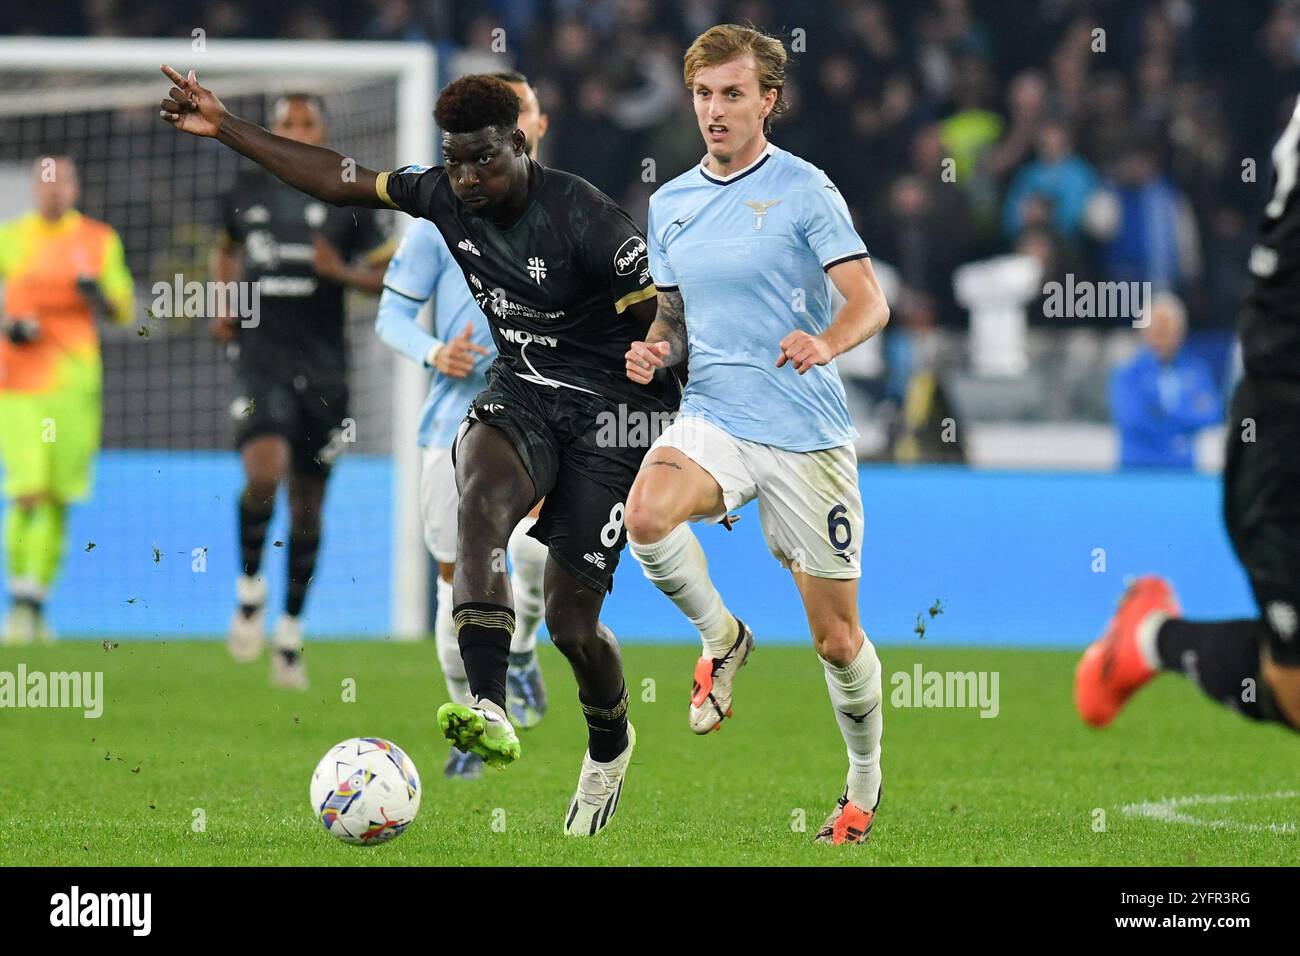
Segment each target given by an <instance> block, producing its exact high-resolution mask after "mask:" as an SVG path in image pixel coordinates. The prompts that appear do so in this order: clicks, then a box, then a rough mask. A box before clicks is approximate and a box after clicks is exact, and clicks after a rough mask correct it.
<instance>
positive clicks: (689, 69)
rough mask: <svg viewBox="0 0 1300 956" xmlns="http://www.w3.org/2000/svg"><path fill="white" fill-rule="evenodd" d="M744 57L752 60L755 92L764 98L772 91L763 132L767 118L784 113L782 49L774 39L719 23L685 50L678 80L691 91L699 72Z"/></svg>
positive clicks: (784, 57) (757, 32)
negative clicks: (756, 81) (754, 71)
mask: <svg viewBox="0 0 1300 956" xmlns="http://www.w3.org/2000/svg"><path fill="white" fill-rule="evenodd" d="M746 54H749V55H750V56H752V57H753V58H754V63H755V65H756V66H757V68H758V88H759V90H760V91H761V92H762V93H764V94H766V93H767V91H768V90H776V103H775V104H774V105H773V106H772V112H771V113H769V114H768V117H767V119H766V120H764V122H763V128H764V131H765V132H766V131H767V129H768V127H769V125H770V120H771V118H772V117H773V116H777V115H779V114H781V113H784V112H785V96H784V90H785V63H786V59H787V57H786V52H785V46H784V45H783V44H782V43H781V41H780V40H778V39H777V38H776V37H771V36H768V35H767V34H766V33H763V32H762V31H761V30H756V29H754V28H753V27H746V26H740V25H739V24H735V23H722V24H719V25H718V26H716V27H709V29H707V30H705V31H704V32H703V33H701V34H700V35H699V36H697V37H696V38H695V42H694V43H692V44H691V45H690V47H688V48H687V50H686V56H684V57H683V58H682V77H683V78H684V79H685V80H686V88H687V89H688V90H691V89H694V86H695V74H697V73H699V71H700V70H701V69H703V68H705V67H709V66H717V65H718V64H720V63H729V62H730V61H732V60H734V59H736V58H737V57H742V56H744V55H746Z"/></svg>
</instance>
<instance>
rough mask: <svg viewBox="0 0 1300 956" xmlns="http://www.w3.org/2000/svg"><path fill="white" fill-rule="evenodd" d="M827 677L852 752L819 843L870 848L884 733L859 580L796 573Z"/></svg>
mask: <svg viewBox="0 0 1300 956" xmlns="http://www.w3.org/2000/svg"><path fill="white" fill-rule="evenodd" d="M794 579H795V584H796V586H797V587H798V588H799V594H800V596H801V597H802V598H803V603H804V609H805V611H806V612H807V614H808V622H809V624H810V625H811V628H812V635H813V646H814V647H815V648H816V650H817V656H818V658H819V659H820V660H821V663H822V669H823V671H824V672H825V675H826V690H827V692H828V693H829V694H830V698H831V706H832V707H833V708H834V710H835V722H836V724H837V725H839V728H840V736H841V737H843V738H844V744H845V748H846V749H847V751H848V757H849V771H848V777H847V779H846V780H845V785H844V792H843V794H842V795H841V796H840V798H839V800H838V801H837V802H836V805H835V808H834V809H833V810H832V811H831V813H830V816H828V817H827V818H826V822H825V823H824V824H823V825H822V828H821V829H820V830H819V831H818V832H817V836H816V837H815V842H817V843H829V844H834V845H840V844H854V843H865V842H866V840H867V837H869V836H870V835H871V827H872V824H873V823H874V822H875V818H876V810H877V808H878V807H879V805H880V794H881V789H882V787H881V774H880V750H881V748H880V738H881V735H882V734H883V731H884V708H883V697H882V694H881V689H880V685H881V679H880V678H881V673H880V672H881V667H880V659H879V658H878V657H877V656H876V649H875V648H874V647H873V646H872V644H871V641H870V640H868V639H867V635H866V633H865V632H864V631H863V630H862V625H861V623H860V622H859V620H858V579H857V578H819V577H814V576H813V575H811V574H808V573H805V572H795V575H794Z"/></svg>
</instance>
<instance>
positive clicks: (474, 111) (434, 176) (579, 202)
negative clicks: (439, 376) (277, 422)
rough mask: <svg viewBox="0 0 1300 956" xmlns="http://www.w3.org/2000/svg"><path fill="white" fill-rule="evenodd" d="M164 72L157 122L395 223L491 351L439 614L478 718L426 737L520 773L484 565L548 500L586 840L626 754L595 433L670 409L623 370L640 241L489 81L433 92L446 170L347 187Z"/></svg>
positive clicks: (647, 285) (669, 383)
mask: <svg viewBox="0 0 1300 956" xmlns="http://www.w3.org/2000/svg"><path fill="white" fill-rule="evenodd" d="M164 73H165V74H166V75H167V76H168V77H169V78H170V79H171V80H172V82H173V83H174V84H176V85H175V86H174V87H173V88H172V89H171V90H170V92H169V98H168V99H165V100H163V102H162V111H161V112H162V117H163V119H164V120H166V121H167V122H169V123H171V124H172V125H173V126H175V127H176V128H177V129H179V130H182V131H184V132H187V133H192V134H194V135H197V136H212V137H215V138H217V139H218V140H220V141H221V142H223V143H225V144H226V145H227V146H229V147H231V148H232V149H235V150H237V151H238V152H240V153H242V154H244V155H245V156H248V157H249V158H251V159H253V160H255V161H256V162H258V163H259V164H261V165H262V166H264V167H265V168H266V169H268V170H269V171H270V172H272V173H274V174H275V175H276V176H278V177H280V178H281V179H283V180H284V181H285V182H286V183H289V184H290V185H291V186H294V187H295V188H298V189H301V190H303V191H304V192H307V193H309V194H310V195H313V196H315V197H317V198H318V199H321V200H322V201H324V202H328V203H331V204H333V205H339V206H344V205H354V206H365V207H390V208H398V209H402V210H403V211H405V212H407V213H409V214H411V215H413V216H419V217H423V218H426V219H429V220H430V221H432V222H433V223H434V224H435V225H436V226H437V227H438V230H439V231H440V232H441V233H442V236H443V238H444V239H445V240H446V243H447V247H448V249H449V250H450V251H451V253H452V255H453V256H454V257H455V258H456V262H457V264H458V265H459V266H460V267H461V270H462V271H463V272H464V274H465V278H466V281H467V282H468V283H469V286H470V290H471V292H472V293H473V294H474V296H475V299H476V301H477V302H478V303H479V306H480V308H482V309H483V311H484V313H485V314H486V315H487V317H488V320H489V325H490V326H491V330H492V336H493V339H494V341H495V343H496V346H497V349H498V353H499V354H498V358H497V360H496V361H495V362H494V363H493V365H492V367H491V368H490V369H489V371H488V376H487V379H488V385H487V388H486V389H485V390H484V391H483V392H482V393H480V394H479V396H478V397H477V398H476V399H475V400H474V403H473V405H472V406H471V408H470V412H469V416H468V417H467V419H466V421H465V423H464V424H463V425H462V427H461V432H460V435H459V438H458V441H457V443H456V445H455V448H454V451H455V455H456V484H457V488H458V490H459V492H460V507H459V515H458V522H459V539H458V548H457V560H456V572H455V578H454V582H453V589H454V600H455V612H454V613H455V622H456V629H457V638H458V641H459V644H460V648H461V656H462V658H463V659H464V663H465V670H466V675H467V677H468V679H469V683H470V690H471V692H472V693H473V694H474V695H475V698H476V702H475V703H474V704H473V705H464V704H458V703H448V704H444V705H443V706H442V707H441V708H440V709H439V712H438V720H439V724H440V726H441V728H442V730H443V732H444V734H445V735H446V736H447V737H448V739H450V740H452V741H453V742H454V743H455V744H456V745H457V746H459V747H461V749H463V750H467V751H470V752H474V753H478V754H479V755H480V756H482V757H483V758H484V760H486V761H487V762H488V763H491V764H495V765H498V766H500V765H504V764H507V763H510V762H512V761H514V760H515V759H517V758H518V757H519V753H520V751H519V740H518V737H517V736H516V735H515V732H514V729H513V728H512V727H511V725H510V722H509V720H508V719H507V716H506V711H505V694H506V688H505V681H506V670H507V654H508V650H509V646H510V636H511V633H512V632H513V630H514V611H513V609H512V604H511V595H510V584H509V578H508V575H507V573H506V567H505V562H504V561H503V560H501V557H502V556H503V555H504V554H505V548H506V542H507V540H508V539H509V537H510V532H511V530H512V529H513V528H514V527H515V525H516V524H517V523H518V522H519V519H520V518H522V517H523V516H524V515H525V514H527V513H528V511H529V509H530V508H531V507H532V506H533V504H534V503H535V502H537V501H539V500H541V499H542V498H545V503H544V504H543V506H542V511H541V515H540V518H539V519H538V522H537V524H536V525H535V526H534V528H533V531H532V532H531V534H532V535H533V536H534V537H537V538H538V539H539V540H541V541H544V542H546V544H547V545H548V547H549V558H548V561H547V566H546V575H545V593H546V623H547V627H548V629H549V630H550V633H551V639H552V640H553V641H554V642H555V644H556V646H557V647H558V648H559V649H560V650H561V652H563V653H564V655H565V657H566V658H568V660H569V663H570V665H571V666H572V668H573V672H574V676H575V677H576V679H577V683H578V696H579V699H580V701H581V703H582V709H583V714H584V716H585V718H586V721H587V728H588V746H587V753H586V754H585V755H584V759H583V764H582V770H581V772H580V775H579V778H578V788H577V791H576V792H575V794H574V797H573V799H572V801H571V802H570V804H569V808H568V811H567V813H566V815H565V820H564V832H565V833H567V834H571V835H575V836H588V835H593V834H595V833H597V832H599V831H600V830H601V829H603V828H604V826H605V825H606V824H607V823H608V822H609V820H610V819H611V818H612V817H613V815H614V811H615V810H616V808H617V806H618V802H619V798H620V796H621V794H622V788H623V780H624V776H625V774H626V771H627V767H628V764H629V762H630V760H631V756H632V750H633V747H634V745H635V740H636V737H635V733H634V732H633V730H632V727H631V725H630V724H629V723H628V721H627V700H628V698H627V688H626V686H625V684H624V681H623V668H622V661H621V658H620V655H619V650H618V644H617V641H616V640H615V639H614V635H613V634H612V633H611V632H610V631H609V630H608V629H607V628H604V627H603V626H602V625H601V624H600V622H599V614H600V608H601V604H602V602H603V601H604V597H605V592H606V591H608V590H609V587H610V583H611V578H612V576H613V573H614V569H615V567H616V565H617V563H618V559H619V555H620V553H621V551H622V549H623V546H624V544H625V542H626V538H627V535H626V532H625V531H624V528H623V518H624V508H625V504H626V500H627V492H628V489H629V488H630V487H631V485H632V481H633V480H634V479H635V477H636V472H637V469H638V467H639V466H640V463H641V459H642V457H643V456H644V454H645V450H646V449H645V447H644V446H642V447H636V446H634V445H630V443H615V447H610V446H609V444H608V443H607V442H604V441H602V440H601V437H600V436H601V433H602V430H601V427H600V421H601V417H602V416H604V415H614V416H615V419H614V420H618V421H623V420H632V417H633V416H651V415H662V414H663V413H665V412H668V411H671V410H672V409H674V408H675V407H676V405H677V402H678V400H679V398H680V387H679V386H678V384H677V382H676V381H675V380H674V379H673V378H672V377H671V374H670V373H668V372H667V371H665V372H664V373H662V374H660V375H658V376H656V377H655V378H654V379H652V380H651V381H650V383H649V384H646V385H640V384H637V383H634V382H631V381H629V380H628V378H627V377H626V370H625V359H624V356H625V353H626V352H627V349H628V347H629V346H630V345H631V343H632V342H633V341H637V340H641V339H644V338H645V333H646V332H647V331H648V329H649V327H650V324H651V322H652V321H653V320H654V317H655V313H656V309H657V305H656V290H655V287H654V285H653V283H652V282H651V280H650V271H649V265H648V258H647V247H646V242H645V237H644V236H643V235H642V234H641V232H640V230H638V229H637V227H636V226H635V225H634V224H633V223H632V221H631V220H630V219H629V218H628V216H627V215H626V213H624V212H623V211H622V210H621V209H619V208H618V206H617V205H616V204H615V203H614V202H613V200H611V199H610V198H609V197H608V196H606V195H604V194H603V193H601V192H600V191H599V190H597V189H596V188H595V187H593V186H592V185H591V184H590V183H587V182H586V181H585V180H582V179H579V178H578V177H576V176H572V175H570V174H568V173H564V172H561V171H559V170H554V169H547V168H545V167H543V166H541V165H539V164H538V163H536V162H534V161H532V160H531V159H529V157H528V153H527V144H526V137H525V136H524V133H523V131H521V130H520V129H519V128H518V116H519V98H518V97H517V96H516V95H515V93H514V92H513V91H512V90H511V89H510V87H509V86H507V85H506V84H505V83H503V82H502V81H500V80H498V79H495V78H493V77H490V76H477V75H476V76H467V77H462V78H460V79H458V80H456V81H454V82H453V83H451V84H449V85H448V86H447V87H446V88H445V89H444V90H443V91H442V92H441V93H440V94H439V96H438V102H437V109H436V110H435V118H436V120H437V122H438V125H439V127H440V128H441V130H442V149H443V153H444V157H445V165H444V166H441V167H430V166H407V167H403V168H401V169H398V170H395V171H392V172H374V171H372V170H368V169H364V168H362V167H357V168H356V170H355V176H354V177H349V180H348V181H345V180H344V179H343V178H342V177H341V176H340V175H339V170H340V164H341V162H342V160H343V157H341V156H339V155H338V154H337V153H335V152H333V151H330V150H326V149H321V148H318V147H314V146H309V145H304V144H302V143H297V142H294V141H292V140H289V139H286V138H284V137H277V136H274V135H272V134H271V133H269V132H267V131H266V130H264V129H262V128H260V127H258V126H255V125H254V124H252V123H248V122H246V121H244V120H241V119H239V118H238V117H235V116H232V115H230V114H229V113H228V112H227V111H226V109H225V107H223V106H222V105H221V102H220V101H219V100H218V99H217V98H216V96H215V95H213V93H212V92H211V91H210V90H207V89H205V88H204V87H202V86H200V85H199V84H198V82H197V80H196V79H195V77H194V74H193V72H192V71H191V73H190V75H189V76H188V77H184V76H181V75H180V74H179V73H177V72H176V71H174V70H171V69H170V68H168V67H164ZM620 413H621V415H622V416H626V418H624V417H620ZM656 420H659V419H657V418H647V421H656Z"/></svg>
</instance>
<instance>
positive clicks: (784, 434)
mask: <svg viewBox="0 0 1300 956" xmlns="http://www.w3.org/2000/svg"><path fill="white" fill-rule="evenodd" d="M785 62H786V53H785V49H784V48H783V47H782V45H781V43H780V41H779V40H776V39H773V38H772V37H768V36H765V35H764V34H762V33H760V32H758V31H757V30H753V29H750V28H748V27H740V26H716V27H712V28H711V29H709V30H707V31H706V32H705V33H704V34H702V35H701V36H700V37H698V38H697V39H696V40H695V42H694V43H693V44H692V45H691V47H690V49H688V50H687V52H686V57H685V69H684V74H685V80H686V85H687V88H688V89H689V90H690V91H691V96H692V100H693V102H694V106H695V115H696V119H697V121H698V123H699V128H700V133H701V135H702V136H703V137H704V141H705V144H706V147H707V154H706V155H705V157H704V159H703V161H702V162H701V164H700V165H699V166H698V167H696V168H694V169H691V170H689V171H687V172H686V173H683V174H682V175H681V176H679V177H677V178H676V179H674V180H672V181H671V182H669V183H666V184H665V185H663V186H662V187H660V189H659V190H658V191H657V192H656V193H655V194H654V195H653V196H652V197H651V199H650V212H649V222H648V226H647V228H646V234H647V235H646V239H647V242H648V243H649V246H650V250H649V256H650V271H651V276H652V278H653V280H654V283H655V286H656V287H657V288H658V290H659V300H658V301H659V310H658V314H657V317H656V319H655V322H654V325H653V326H652V327H651V329H650V332H649V334H648V335H647V336H646V341H645V342H635V343H633V344H632V347H631V349H630V350H629V351H628V353H627V374H628V377H629V378H630V379H632V380H633V381H638V382H644V381H648V379H649V376H650V375H652V374H653V373H654V371H655V370H656V369H657V368H660V367H663V366H674V365H678V364H679V363H681V362H686V363H687V368H688V373H689V378H688V381H687V386H686V392H685V394H684V396H683V398H682V403H681V410H680V412H679V414H678V417H677V419H676V421H674V422H673V424H672V425H671V426H669V427H668V429H666V430H665V431H664V433H663V434H662V436H661V437H660V438H659V440H658V441H657V442H655V444H654V445H653V446H652V447H651V449H650V451H649V453H648V454H647V455H646V457H645V461H644V463H643V465H642V467H641V471H640V473H639V474H638V476H637V479H636V483H635V484H634V485H633V486H632V490H631V493H630V494H629V496H628V504H627V516H626V521H627V532H628V539H629V541H630V543H631V547H632V553H633V554H634V555H636V558H637V560H638V561H640V562H641V565H642V568H643V570H644V571H645V574H646V577H648V578H649V579H650V580H651V581H652V582H654V584H655V585H656V586H657V587H658V588H659V589H660V590H661V591H663V592H664V594H665V595H667V596H668V597H669V598H671V600H672V601H673V603H674V604H676V605H677V607H678V608H679V609H681V611H682V612H683V613H684V614H685V615H686V616H687V617H688V618H689V619H690V621H691V623H693V624H694V625H695V626H696V627H697V628H698V629H699V631H700V637H701V640H702V642H703V645H704V651H703V654H702V656H701V657H700V659H699V661H698V662H697V664H696V669H695V676H694V682H693V687H692V694H691V701H690V708H689V719H690V725H691V729H692V730H693V731H695V732H696V733H697V734H704V733H708V732H709V731H711V730H715V729H717V728H718V727H719V726H720V724H721V723H722V721H723V720H724V719H725V718H726V717H728V716H730V715H731V706H732V693H733V683H734V681H735V677H736V672H737V671H738V670H739V669H740V668H741V667H742V666H743V665H744V663H745V661H746V659H747V658H748V656H749V653H750V651H751V650H752V649H753V646H754V636H753V633H752V632H751V631H750V629H749V627H747V626H746V625H745V624H744V623H743V622H741V621H740V620H738V619H737V618H736V617H734V616H733V615H732V614H731V613H730V612H729V611H728V610H727V608H726V607H725V606H724V605H723V602H722V598H721V596H720V595H719V594H718V592H717V590H716V589H715V588H714V586H713V583H712V582H711V581H710V580H709V576H708V564H707V561H706V560H705V556H704V551H703V550H702V549H701V547H700V544H699V542H698V541H697V540H696V537H695V534H694V533H693V532H692V531H691V529H690V527H689V524H688V523H687V522H688V521H699V520H703V521H711V522H716V521H724V520H726V519H727V514H728V512H729V511H730V510H732V509H734V508H738V507H740V506H741V505H743V504H745V503H747V502H748V501H750V500H752V499H754V498H757V499H758V513H759V520H760V521H761V523H762V527H763V533H764V536H765V538H766V539H767V544H768V548H769V549H770V550H771V552H772V554H773V556H775V557H776V559H777V560H778V561H779V562H780V563H781V564H782V565H783V566H785V567H788V568H789V569H790V571H791V573H792V574H793V576H794V580H795V584H796V586H797V587H798V590H799V593H800V595H801V597H802V598H803V604H804V608H805V610H806V612H807V616H808V622H809V625H810V628H811V631H812V637H813V645H814V647H815V648H816V650H817V654H818V656H819V657H820V658H821V662H822V665H823V667H824V669H825V673H826V684H827V687H828V689H829V691H830V697H831V703H832V705H833V706H834V709H835V719H836V721H837V722H838V724H839V727H840V731H841V733H842V735H843V737H844V741H845V743H846V745H847V748H848V758H849V773H848V779H847V782H846V786H845V789H844V792H843V795H842V796H841V797H840V799H839V800H838V802H837V803H836V806H835V808H834V809H833V810H832V812H831V814H830V816H829V817H828V818H827V820H826V822H825V824H824V825H823V826H822V828H821V830H820V831H819V832H818V834H817V841H818V842H821V843H832V844H852V843H861V842H863V841H865V840H866V838H867V836H868V834H869V833H870V831H871V826H872V823H873V820H874V817H875V812H876V807H877V805H878V803H879V800H880V782H881V777H880V738H881V730H882V722H881V689H880V688H881V681H880V676H881V675H880V661H879V660H878V658H877V657H876V653H875V649H874V648H873V647H872V646H871V642H870V641H868V640H867V638H866V634H865V633H864V632H863V630H862V626H861V624H860V623H859V620H858V579H859V577H860V576H861V570H860V568H861V548H862V527H863V514H862V497H861V494H860V493H859V491H858V471H857V458H856V455H855V454H854V451H853V444H852V442H853V438H854V436H855V434H856V432H855V431H854V428H853V424H852V422H851V421H850V419H849V412H848V406H847V402H846V399H845V395H844V387H843V386H842V385H841V383H840V378H839V373H838V372H837V371H836V370H835V367H834V366H833V365H831V364H830V363H831V361H832V360H833V359H834V358H835V356H837V355H839V354H841V353H843V352H846V351H848V350H849V349H851V348H853V347H854V346H856V345H858V344H860V343H861V342H863V341H865V340H866V339H868V338H870V337H871V336H872V335H875V334H876V333H877V332H879V331H880V330H881V329H882V328H884V326H885V323H886V322H887V321H888V319H889V308H888V306H887V305H886V304H885V300H884V296H883V295H882V294H881V292H880V287H879V286H878V285H877V283H876V279H875V274H874V272H873V270H872V268H871V261H870V258H869V256H868V252H867V248H866V246H865V245H864V244H863V242H862V239H861V238H859V237H858V234H857V233H856V232H855V231H854V228H853V223H852V220H851V218H850V216H849V211H848V207H847V206H846V205H845V202H844V199H843V197H842V196H841V195H840V194H839V191H838V190H837V189H836V188H835V186H834V184H833V183H831V182H830V180H829V179H827V177H826V174H825V173H823V172H822V171H821V170H820V169H818V168H817V167H815V166H813V165H811V164H809V163H807V162H805V161H803V160H801V159H799V158H798V157H796V156H793V155H791V154H790V153H788V152H786V151H785V150H782V149H778V148H777V147H776V146H775V145H773V144H771V143H769V142H768V141H767V137H766V135H765V134H766V132H767V131H768V122H769V118H770V117H771V116H772V114H774V113H779V112H781V110H782V108H783V107H784V103H783V101H782V98H781V94H782V87H783V85H784V75H785ZM864 161H866V159H865V157H864ZM832 284H834V286H835V288H836V289H837V290H838V291H839V292H840V294H841V295H843V296H844V299H845V305H844V306H843V307H842V308H841V309H840V310H839V312H838V313H836V314H834V315H832V311H831V303H830V291H831V289H830V287H831V285H832ZM817 720H818V718H816V717H814V716H813V715H812V714H809V722H810V723H811V722H814V721H817Z"/></svg>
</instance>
